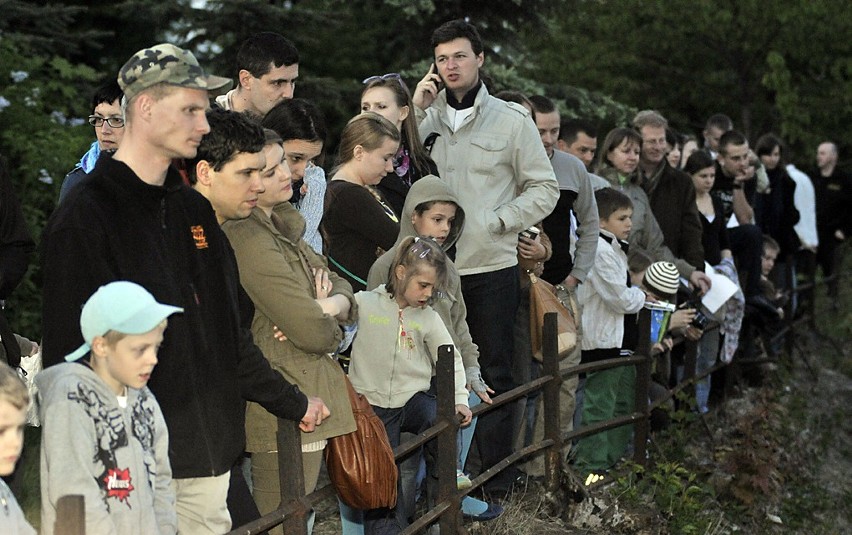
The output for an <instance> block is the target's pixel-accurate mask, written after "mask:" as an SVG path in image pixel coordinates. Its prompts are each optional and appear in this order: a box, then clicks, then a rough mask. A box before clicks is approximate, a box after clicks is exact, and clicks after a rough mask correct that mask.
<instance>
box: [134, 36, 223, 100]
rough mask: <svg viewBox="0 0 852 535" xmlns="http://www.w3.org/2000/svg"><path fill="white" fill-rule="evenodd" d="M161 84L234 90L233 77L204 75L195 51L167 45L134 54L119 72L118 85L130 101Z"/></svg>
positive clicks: (163, 44) (209, 89) (156, 46)
mask: <svg viewBox="0 0 852 535" xmlns="http://www.w3.org/2000/svg"><path fill="white" fill-rule="evenodd" d="M159 83H165V84H170V85H176V86H179V87H188V88H190V89H207V90H208V91H212V90H224V91H227V90H228V89H230V87H231V79H230V78H222V77H221V76H213V75H211V74H205V73H204V69H202V68H201V66H200V65H198V60H196V59H195V56H193V55H192V52H190V51H189V50H184V49H182V48H179V47H176V46H175V45H172V44H168V43H162V44H159V45H155V46H152V47H151V48H144V49H142V50H140V51H139V52H137V53H135V54H133V57H131V58H130V59H129V60H127V63H125V64H124V66H123V67H122V68H121V70H120V71H119V73H118V85H119V86H121V89H122V91H124V95H125V97H127V100H130V99H131V98H133V97H135V96H136V95H138V94H139V93H141V92H142V91H143V90H145V89H147V88H149V87H151V86H153V85H155V84H159Z"/></svg>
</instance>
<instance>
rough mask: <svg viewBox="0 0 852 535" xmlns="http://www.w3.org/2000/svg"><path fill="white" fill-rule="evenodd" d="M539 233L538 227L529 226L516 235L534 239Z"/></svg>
mask: <svg viewBox="0 0 852 535" xmlns="http://www.w3.org/2000/svg"><path fill="white" fill-rule="evenodd" d="M539 234H541V231H540V230H538V227H530V228H528V229H526V230H524V231H521V233H520V234H518V236H523V237H524V238H529V239H531V240H533V241H535V239H536V238H537V237H538V235H539Z"/></svg>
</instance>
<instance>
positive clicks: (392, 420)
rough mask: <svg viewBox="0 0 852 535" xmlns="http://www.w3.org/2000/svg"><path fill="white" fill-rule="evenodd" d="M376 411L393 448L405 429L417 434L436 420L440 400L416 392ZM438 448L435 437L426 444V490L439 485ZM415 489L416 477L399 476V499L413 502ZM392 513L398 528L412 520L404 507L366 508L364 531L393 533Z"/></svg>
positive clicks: (375, 408) (399, 500)
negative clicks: (395, 405) (396, 405)
mask: <svg viewBox="0 0 852 535" xmlns="http://www.w3.org/2000/svg"><path fill="white" fill-rule="evenodd" d="M373 411H374V412H375V413H376V416H378V417H379V418H380V419H381V420H382V423H384V424H385V429H386V430H387V432H388V440H389V441H390V445H391V447H392V448H395V447H397V446H399V443H400V435H401V434H402V432H403V431H404V432H407V433H413V434H415V435H417V434H420V433H422V432H423V431H426V430H427V429H429V428H430V427H432V426H433V425H434V424H435V419H436V417H437V415H436V412H437V403H436V399H435V396H434V395H433V394H430V393H428V392H417V393H416V394H414V395H413V396H411V398H410V399H409V400H408V401H407V402H406V403H405V405H403V406H402V407H400V408H395V409H386V408H384V407H375V406H374V407H373ZM435 448H436V444H435V441H434V440H430V441H429V442H427V443H426V444H425V446H424V450H425V454H426V488H427V492H428V489H430V488H432V489H434V488H436V487H435V484H434V483H435V480H436V478H437V476H436V472H435V467H434V464H435V463H434V459H435V453H436V452H435ZM413 455H415V456H418V457H419V453H414V454H413ZM403 483H404V484H403ZM416 492H417V489H416V478H407V479H406V481H404V482H403V480H402V479H400V481H399V487H398V491H397V495H398V502H400V503H403V504H404V503H413V502H414V500H415V498H414V496H415V493H416ZM391 516H393V517H395V520H396V522H395V523H396V524H397V525H398V527H399V528H404V527H405V526H407V525H408V524H409V523H410V521H409V519H408V518H407V514H406V508H405V507H396V508H395V510H394V511H390V510H388V509H373V510H370V511H366V512H365V515H364V533H366V534H368V535H369V534H373V533H393V532H394V528H393V527H392V526H391V524H392V522H391V518H390V517H391Z"/></svg>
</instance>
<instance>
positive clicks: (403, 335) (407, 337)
mask: <svg viewBox="0 0 852 535" xmlns="http://www.w3.org/2000/svg"><path fill="white" fill-rule="evenodd" d="M399 345H400V347H402V348H404V349H407V350H408V358H411V352H412V351H414V338H412V337H411V332H410V331H406V330H405V323H404V322H403V321H402V309H401V308H400V309H399Z"/></svg>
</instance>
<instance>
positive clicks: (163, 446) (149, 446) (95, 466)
mask: <svg viewBox="0 0 852 535" xmlns="http://www.w3.org/2000/svg"><path fill="white" fill-rule="evenodd" d="M36 384H37V385H38V392H39V393H38V395H39V403H40V406H39V411H40V416H41V421H42V425H43V429H44V431H43V433H42V439H41V530H42V531H41V533H42V534H47V535H49V534H51V533H53V530H54V527H55V526H54V524H55V522H56V520H57V519H56V504H57V501H58V500H59V498H61V497H62V496H66V495H69V494H80V495H82V496H83V498H84V500H85V505H86V533H97V534H98V535H101V534H112V533H115V534H121V535H124V534H128V533H131V534H132V533H139V534H144V535H149V534H158V533H159V534H174V533H176V532H177V514H176V512H175V495H174V492H173V491H172V490H171V488H170V486H171V480H172V470H171V466H170V464H169V456H168V446H169V435H168V430H167V429H166V422H165V420H164V419H163V414H162V412H161V411H160V406H159V405H158V404H157V400H156V399H155V398H154V395H153V394H152V393H151V391H150V390H148V388H147V387H145V388H143V389H141V390H136V389H133V388H127V404H126V407H125V408H122V407H121V406H120V405H119V403H118V398H117V396H116V395H115V393H114V392H113V391H112V390H111V389H110V388H109V386H107V384H106V383H105V382H104V381H103V380H102V379H101V378H100V377H98V376H97V374H95V372H94V371H92V370H91V369H90V368H89V367H88V366H86V365H83V364H77V363H63V364H57V365H55V366H51V367H49V368H47V369H45V370H44V371H42V372H41V373H39V374H38V376H37V377H36Z"/></svg>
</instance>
